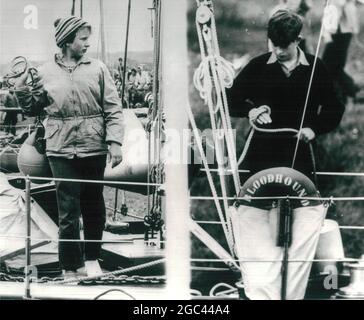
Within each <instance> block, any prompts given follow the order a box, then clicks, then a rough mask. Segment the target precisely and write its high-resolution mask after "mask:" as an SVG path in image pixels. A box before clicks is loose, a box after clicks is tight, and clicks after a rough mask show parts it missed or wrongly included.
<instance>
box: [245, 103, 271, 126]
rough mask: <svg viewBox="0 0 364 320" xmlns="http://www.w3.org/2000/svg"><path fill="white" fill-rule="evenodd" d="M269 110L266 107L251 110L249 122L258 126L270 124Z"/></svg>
mask: <svg viewBox="0 0 364 320" xmlns="http://www.w3.org/2000/svg"><path fill="white" fill-rule="evenodd" d="M269 111H270V108H269V107H268V106H266V105H264V106H260V107H259V108H253V109H251V110H250V111H249V120H250V121H253V122H255V123H258V124H268V123H271V122H272V118H271V117H270V114H269Z"/></svg>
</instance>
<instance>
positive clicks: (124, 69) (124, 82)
mask: <svg viewBox="0 0 364 320" xmlns="http://www.w3.org/2000/svg"><path fill="white" fill-rule="evenodd" d="M130 11H131V0H129V1H128V17H127V20H126V35H125V48H124V65H123V79H122V81H123V83H122V84H123V85H122V87H121V105H124V96H125V85H126V79H125V78H126V60H127V59H128V43H129V26H130ZM128 107H129V104H128Z"/></svg>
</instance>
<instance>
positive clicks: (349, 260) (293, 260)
mask: <svg viewBox="0 0 364 320" xmlns="http://www.w3.org/2000/svg"><path fill="white" fill-rule="evenodd" d="M190 261H191V262H221V263H225V262H226V261H228V259H208V258H203V259H197V258H191V259H190ZM229 261H230V260H229ZM234 261H235V262H239V263H241V262H243V263H267V262H283V259H270V260H268V259H265V260H264V259H260V260H257V259H254V260H253V259H244V260H239V259H235V260H234ZM288 262H292V263H302V262H342V263H355V262H363V259H356V258H342V259H341V258H337V259H308V260H302V259H289V260H288Z"/></svg>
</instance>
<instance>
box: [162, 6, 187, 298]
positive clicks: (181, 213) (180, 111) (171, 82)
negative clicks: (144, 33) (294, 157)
mask: <svg viewBox="0 0 364 320" xmlns="http://www.w3.org/2000/svg"><path fill="white" fill-rule="evenodd" d="M161 5H162V10H161V49H162V50H161V52H162V55H161V62H162V64H161V70H162V78H161V79H162V84H163V87H162V94H161V101H160V103H162V104H163V105H164V110H165V114H166V134H167V136H168V131H170V132H174V133H175V134H174V136H175V135H176V134H177V133H178V136H179V140H180V141H173V142H172V143H170V144H169V146H168V147H169V148H168V149H169V150H171V153H173V154H183V153H184V154H186V153H185V152H187V145H183V144H182V140H183V139H182V133H183V130H186V129H188V121H187V112H186V105H187V104H188V103H189V101H188V73H187V66H188V58H187V19H186V15H187V14H186V13H187V2H186V0H162V1H161ZM176 75H178V76H176ZM180 158H182V157H180ZM176 162H177V163H173V161H170V162H168V161H167V162H166V164H165V177H166V182H165V185H166V186H165V190H166V234H167V237H166V273H167V287H166V294H167V296H166V299H177V300H178V299H189V298H190V295H189V292H190V288H189V286H190V279H191V275H190V233H189V228H188V221H189V215H190V212H189V211H190V208H189V206H190V203H189V192H188V178H187V177H188V175H187V165H185V164H183V161H182V160H180V161H176Z"/></svg>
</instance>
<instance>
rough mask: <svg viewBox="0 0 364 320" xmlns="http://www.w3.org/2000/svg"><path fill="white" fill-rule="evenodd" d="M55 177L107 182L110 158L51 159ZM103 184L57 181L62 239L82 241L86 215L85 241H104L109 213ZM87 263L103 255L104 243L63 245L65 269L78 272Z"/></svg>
mask: <svg viewBox="0 0 364 320" xmlns="http://www.w3.org/2000/svg"><path fill="white" fill-rule="evenodd" d="M49 163H50V166H51V169H52V173H53V177H54V178H67V179H88V180H103V178H104V169H105V165H106V155H101V156H93V157H86V158H73V159H65V158H60V157H49ZM103 188H104V186H103V185H102V184H96V183H80V182H67V181H56V193H57V205H58V221H59V238H60V239H76V240H79V239H80V222H79V218H80V216H81V215H82V219H83V229H84V230H83V231H84V238H85V239H86V240H101V239H102V233H103V230H104V226H105V219H106V210H105V202H104V197H103ZM83 249H84V255H85V259H86V260H96V259H97V258H99V256H100V252H101V243H95V242H85V244H84V246H83V245H82V243H81V242H62V241H60V242H59V249H58V250H59V262H60V266H61V268H62V269H64V270H77V269H78V268H80V267H82V266H83V265H84V259H83Z"/></svg>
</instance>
